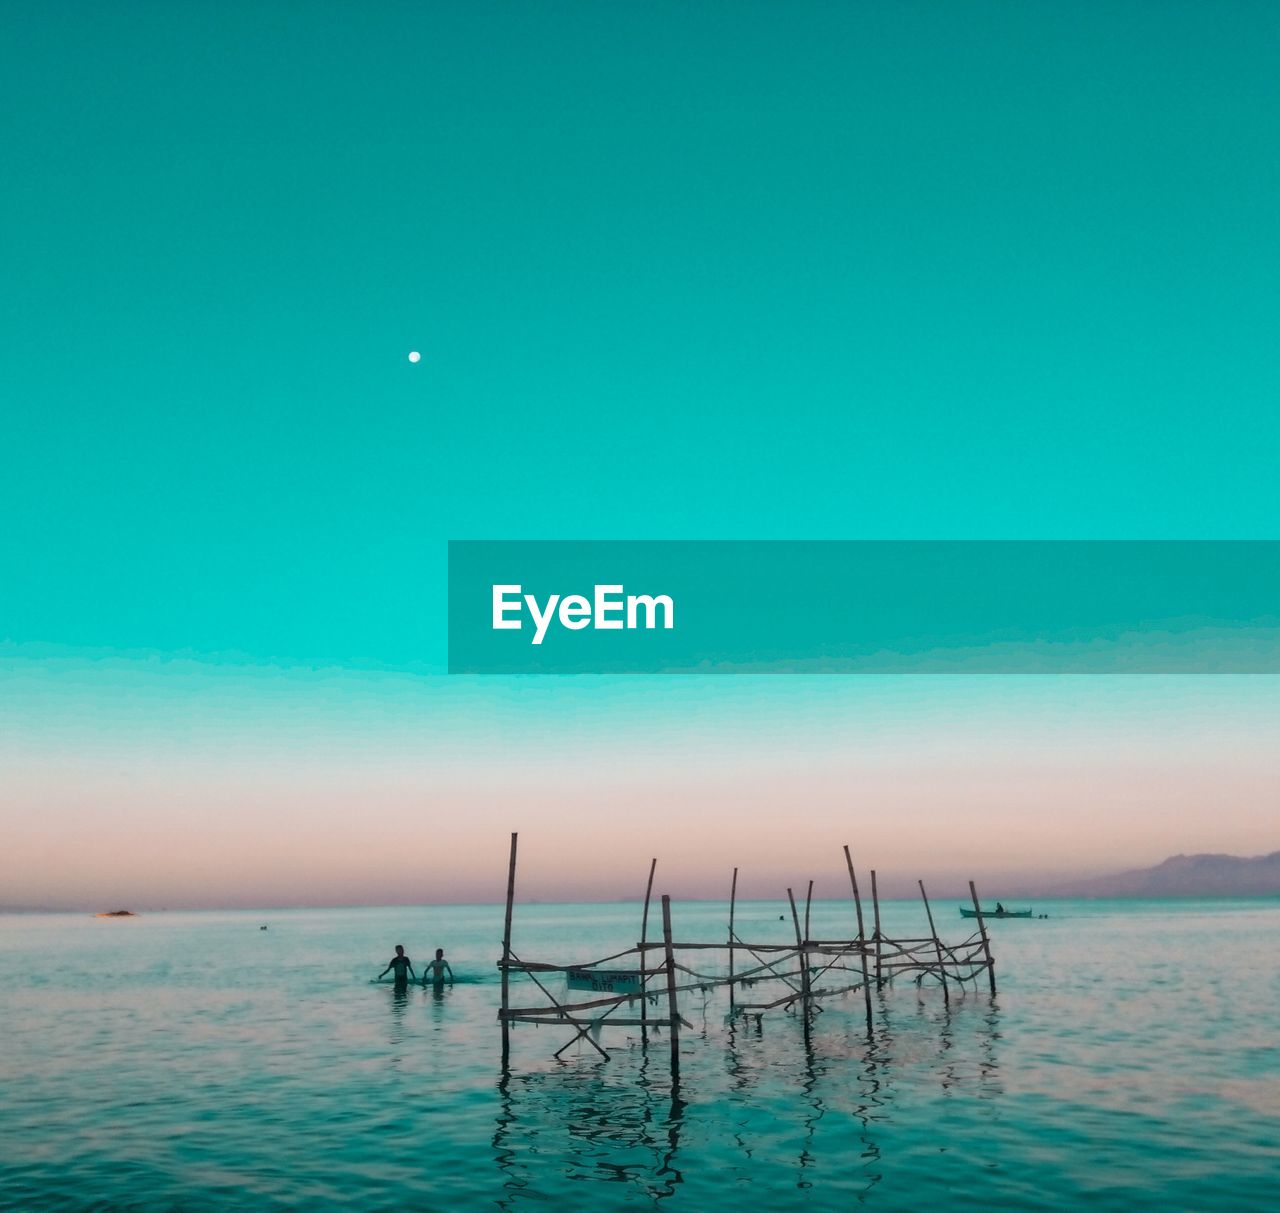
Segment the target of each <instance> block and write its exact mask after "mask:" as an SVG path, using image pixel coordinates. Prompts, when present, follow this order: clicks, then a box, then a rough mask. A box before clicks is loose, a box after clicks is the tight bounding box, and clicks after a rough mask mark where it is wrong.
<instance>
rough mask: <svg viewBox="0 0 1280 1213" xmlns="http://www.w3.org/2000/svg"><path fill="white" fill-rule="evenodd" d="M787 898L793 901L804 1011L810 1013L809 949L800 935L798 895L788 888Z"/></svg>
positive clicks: (792, 914)
mask: <svg viewBox="0 0 1280 1213" xmlns="http://www.w3.org/2000/svg"><path fill="white" fill-rule="evenodd" d="M787 900H788V901H789V902H791V921H792V923H794V924H795V928H796V954H797V956H799V958H800V993H801V995H802V996H803V998H804V1013H805V1015H808V1014H809V950H808V949H807V948H806V947H805V946H804V940H803V939H802V938H801V937H800V915H799V913H798V912H797V911H796V895H795V894H794V893H793V892H792V891H791V890H790V889H788V890H787Z"/></svg>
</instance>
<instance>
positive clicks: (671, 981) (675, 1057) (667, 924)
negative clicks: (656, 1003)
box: [662, 893, 680, 1086]
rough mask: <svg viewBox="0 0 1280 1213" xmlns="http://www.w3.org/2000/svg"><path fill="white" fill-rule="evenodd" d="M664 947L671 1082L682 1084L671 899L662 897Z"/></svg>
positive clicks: (665, 895) (665, 896)
mask: <svg viewBox="0 0 1280 1213" xmlns="http://www.w3.org/2000/svg"><path fill="white" fill-rule="evenodd" d="M662 946H663V950H664V951H665V952H666V956H667V1015H668V1017H669V1018H670V1020H671V1024H670V1031H671V1082H672V1085H673V1086H675V1085H678V1084H679V1082H680V1008H679V1006H678V1005H677V1002H676V957H675V952H674V951H673V949H672V947H671V898H670V897H668V896H667V894H666V893H663V895H662Z"/></svg>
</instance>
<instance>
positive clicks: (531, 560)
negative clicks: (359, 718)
mask: <svg viewBox="0 0 1280 1213" xmlns="http://www.w3.org/2000/svg"><path fill="white" fill-rule="evenodd" d="M449 672H450V673H453V674H590V673H598V674H655V673H672V674H676V673H687V674H735V673H742V674H760V673H794V674H819V673H832V674H909V673H922V674H939V673H960V674H1068V673H1080V674H1275V673H1280V541H1274V540H1241V541H1225V540H1223V541H1219V540H1209V541H1147V540H1135V541H1115V542H1108V541H1097V540H1072V541H1048V540H1044V541H1040V540H1036V541H985V540H972V541H944V540H940V541H863V540H851V541H807V540H806V541H789V540H787V541H734V540H706V541H702V540H697V541H695V540H689V541H684V540H675V541H665V540H654V541H617V542H612V541H578V540H546V541H523V540H511V541H488V540H484V541H479V540H474V541H473V540H456V541H452V542H450V544H449Z"/></svg>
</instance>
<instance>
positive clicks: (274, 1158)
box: [0, 900, 1280, 1211]
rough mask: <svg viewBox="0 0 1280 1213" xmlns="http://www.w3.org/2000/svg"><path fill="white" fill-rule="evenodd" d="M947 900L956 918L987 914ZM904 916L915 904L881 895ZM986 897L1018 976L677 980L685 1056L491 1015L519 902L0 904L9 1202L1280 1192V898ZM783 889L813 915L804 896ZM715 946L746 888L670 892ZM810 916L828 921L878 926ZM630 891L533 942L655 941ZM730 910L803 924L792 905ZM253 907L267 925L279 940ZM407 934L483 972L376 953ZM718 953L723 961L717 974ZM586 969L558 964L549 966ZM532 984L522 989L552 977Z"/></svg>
mask: <svg viewBox="0 0 1280 1213" xmlns="http://www.w3.org/2000/svg"><path fill="white" fill-rule="evenodd" d="M957 904H958V903H956V902H936V903H935V907H934V908H935V914H936V915H937V917H938V921H939V927H940V930H941V933H942V934H943V935H944V937H945V938H947V939H948V940H954V941H958V940H960V939H962V938H964V937H965V936H966V935H968V933H969V925H968V924H965V923H963V922H962V921H961V920H960V917H959V915H958V913H957V911H956V906H957ZM885 909H886V913H885V927H886V931H888V932H889V933H890V934H892V933H895V932H896V933H898V934H900V935H904V934H916V935H919V934H924V933H926V932H925V929H924V927H925V924H924V915H923V910H922V909H921V908H920V907H919V906H918V905H917V904H913V903H908V902H894V903H888V905H887V906H886V907H885ZM1036 909H1037V912H1043V913H1047V914H1048V915H1049V917H1048V918H1046V919H1037V920H1031V921H1005V922H998V923H994V924H992V928H991V932H992V936H993V940H994V948H995V954H996V962H997V977H998V981H999V989H998V993H997V995H996V996H995V997H994V998H993V997H991V996H990V994H989V993H988V991H987V990H986V988H985V986H983V987H981V988H980V989H979V990H978V991H977V992H974V991H968V992H966V993H965V995H964V996H963V997H956V996H955V995H954V994H953V996H952V999H951V1003H950V1006H947V1005H946V1004H945V1003H944V1001H943V998H942V994H941V990H940V989H939V988H938V987H936V986H930V985H926V986H924V987H923V988H919V989H918V988H917V987H916V985H915V984H914V982H910V981H907V982H902V981H899V983H898V984H896V985H894V986H892V987H890V988H886V989H885V990H883V991H881V992H879V993H878V994H877V996H876V1008H875V1026H876V1031H875V1034H874V1036H873V1037H872V1038H871V1039H868V1037H867V1033H866V1023H865V1017H864V1007H863V1002H862V997H861V995H860V994H851V995H848V996H847V997H846V998H843V999H837V1000H835V1001H832V1002H828V1003H826V1004H825V1006H826V1010H825V1011H824V1012H823V1013H821V1014H818V1015H816V1016H815V1017H814V1019H813V1022H812V1024H811V1026H810V1028H809V1030H808V1032H807V1033H806V1031H805V1028H804V1020H803V1017H802V1016H799V1015H792V1014H786V1013H784V1012H776V1013H773V1014H771V1015H766V1016H765V1017H764V1018H763V1020H762V1021H761V1022H760V1023H759V1025H758V1026H757V1024H756V1023H755V1022H754V1021H753V1022H751V1023H750V1024H748V1025H745V1026H744V1025H742V1024H740V1023H739V1024H736V1025H729V1024H726V1022H725V1011H726V1009H727V1002H726V998H725V995H724V993H723V991H707V992H706V993H697V994H695V995H694V996H693V997H686V999H685V1001H684V1003H683V1004H682V1011H683V1013H684V1015H685V1017H686V1018H687V1019H688V1020H689V1021H690V1022H691V1024H692V1025H693V1030H691V1031H686V1032H685V1033H684V1034H683V1037H682V1042H681V1043H682V1073H681V1081H680V1083H679V1087H678V1089H676V1090H674V1091H673V1088H672V1083H671V1074H670V1056H669V1048H668V1044H667V1041H666V1039H665V1037H662V1036H661V1035H659V1036H658V1037H657V1038H653V1039H651V1040H650V1043H649V1045H648V1047H647V1048H646V1047H644V1046H643V1045H642V1044H641V1042H640V1039H639V1033H638V1030H634V1029H626V1028H617V1029H606V1030H605V1032H604V1034H603V1035H602V1037H601V1040H602V1043H603V1044H604V1045H605V1046H606V1047H607V1048H608V1049H609V1050H610V1052H611V1053H612V1056H611V1058H610V1060H608V1061H603V1060H601V1059H600V1058H599V1056H598V1055H597V1054H596V1053H595V1052H594V1050H592V1049H591V1048H590V1047H589V1046H587V1045H586V1044H584V1043H581V1042H580V1043H579V1044H577V1045H575V1046H574V1047H573V1048H571V1049H570V1050H569V1051H568V1052H567V1053H566V1054H565V1056H564V1059H563V1060H562V1061H560V1062H557V1061H554V1060H553V1059H552V1054H553V1053H554V1051H555V1050H556V1049H558V1048H559V1047H560V1046H561V1045H562V1044H563V1043H565V1041H567V1040H569V1039H570V1038H571V1037H572V1035H573V1033H572V1032H571V1031H570V1030H568V1029H560V1028H553V1027H532V1026H518V1027H516V1028H515V1029H514V1031H513V1035H512V1047H511V1059H510V1066H509V1069H507V1070H506V1071H504V1069H503V1067H502V1060H501V1033H500V1029H499V1027H498V1024H497V1022H496V1010H497V1007H498V999H499V982H498V973H497V969H496V966H495V961H496V959H497V957H498V956H499V954H500V951H501V938H502V911H501V907H495V906H467V907H453V906H450V907H424V908H406V907H400V908H378V909H340V910H297V911H257V912H203V913H154V914H144V915H142V916H140V917H137V918H134V919H128V920H102V919H95V918H92V917H89V916H86V915H78V914H59V915H25V914H24V915H8V916H4V917H2V918H0V975H2V977H3V980H2V981H0V1027H2V1031H3V1034H2V1036H0V1040H2V1049H3V1054H2V1059H0V1089H2V1090H3V1099H2V1101H0V1206H2V1207H3V1208H6V1209H23V1210H39V1209H67V1210H80V1209H101V1210H112V1209H136V1210H201V1209H232V1208H235V1209H240V1208H245V1209H320V1210H323V1209H328V1208H346V1207H350V1208H359V1209H361V1210H373V1209H393V1208H394V1209H403V1208H406V1207H408V1208H421V1209H446V1208H450V1209H484V1208H494V1207H497V1208H503V1209H535V1208H557V1209H577V1208H581V1209H592V1210H600V1211H607V1210H611V1209H616V1208H645V1207H649V1206H652V1205H657V1204H659V1203H663V1204H665V1205H666V1207H668V1208H671V1209H690V1210H692V1209H698V1210H702V1209H707V1208H721V1207H730V1206H732V1205H735V1204H742V1205H745V1204H747V1202H750V1203H751V1204H752V1205H754V1206H755V1207H756V1208H763V1209H770V1210H773V1209H811V1210H819V1209H822V1210H825V1209H849V1208H854V1207H858V1206H865V1207H867V1208H871V1209H901V1210H918V1209H923V1208H927V1207H929V1206H932V1205H938V1204H941V1203H943V1202H961V1201H963V1202H966V1203H967V1205H968V1207H970V1208H976V1209H981V1208H990V1209H1039V1210H1065V1209H1078V1208H1082V1207H1085V1206H1086V1205H1087V1206H1088V1207H1089V1208H1091V1209H1096V1210H1103V1209H1115V1210H1133V1209H1160V1210H1168V1209H1192V1210H1218V1209H1221V1210H1252V1209H1263V1208H1273V1207H1274V1201H1275V1194H1276V1190H1277V1188H1276V1177H1277V1175H1280V948H1277V937H1278V936H1280V903H1277V902H1276V901H1275V900H1263V901H1229V900H1224V901H1168V902H1154V901H1147V902H1141V901H1126V902H1118V901H1117V902H1048V903H1043V904H1038V905H1037V906H1036ZM780 913H788V921H787V922H780V921H779V920H778V915H779V914H780ZM673 917H674V920H675V933H676V936H677V938H679V939H683V940H690V939H706V940H711V939H723V938H724V937H725V925H726V907H725V906H724V905H722V904H714V903H707V902H697V903H692V902H686V903H677V904H676V905H675V906H674V911H673ZM851 918H852V915H851V911H850V907H849V906H848V904H837V903H818V904H816V905H815V907H814V926H813V932H812V933H813V935H814V936H815V937H820V936H824V935H825V936H827V937H835V936H847V935H849V934H850V933H851V930H852V925H851ZM639 920H640V909H639V906H637V905H624V904H611V905H577V906H570V905H560V906H551V905H519V906H518V907H517V911H516V922H515V931H514V938H513V944H514V947H515V950H516V951H517V952H518V953H519V954H520V955H521V956H522V957H523V958H524V959H526V960H529V959H534V960H546V961H558V962H578V961H583V960H587V959H591V958H594V957H595V956H598V955H603V954H605V953H607V952H609V951H611V950H614V949H616V948H624V947H626V946H628V945H630V944H631V943H634V941H635V939H636V938H637V932H638V926H639ZM738 924H739V932H740V934H741V935H743V936H744V937H751V936H755V937H757V938H759V939H760V940H761V941H776V942H779V943H785V942H787V940H788V938H789V932H790V922H789V911H787V910H786V907H785V904H765V903H750V904H747V905H745V906H744V905H739V908H738ZM262 925H266V926H267V927H268V929H267V930H265V931H263V930H260V929H259V928H260V927H261V926H262ZM396 943H403V944H405V946H406V948H407V950H408V952H409V954H410V956H411V957H412V958H413V960H414V962H415V964H418V965H419V966H420V965H421V962H423V961H425V960H426V959H427V958H428V957H429V955H430V954H431V952H432V951H433V950H434V949H435V948H436V947H444V948H445V949H446V955H447V957H448V959H449V960H450V961H451V963H452V965H453V967H454V969H455V970H456V972H457V974H458V978H459V980H458V982H457V984H456V985H455V986H453V987H452V988H449V987H446V988H445V989H444V990H442V991H440V992H436V991H433V990H429V989H421V988H414V987H411V988H410V989H409V991H408V993H407V994H397V992H396V991H395V990H394V989H393V988H392V987H390V986H387V985H371V984H370V983H369V978H370V977H372V976H373V975H374V974H376V973H377V972H378V970H379V969H381V968H382V967H383V965H384V964H385V963H386V960H387V959H388V958H389V957H390V955H391V951H392V947H393V945H394V944H396ZM722 959H723V958H719V957H717V956H716V954H715V953H710V954H707V955H706V963H707V964H708V965H713V964H716V963H718V962H719V961H720V960H722ZM551 988H552V989H553V991H554V992H560V991H562V990H563V984H560V985H558V986H556V985H553V986H552V987H551ZM536 995H537V991H536V990H535V989H534V987H533V986H532V985H531V984H530V983H529V982H528V981H527V979H522V980H520V981H518V982H516V983H514V994H513V1001H525V1000H535V999H536Z"/></svg>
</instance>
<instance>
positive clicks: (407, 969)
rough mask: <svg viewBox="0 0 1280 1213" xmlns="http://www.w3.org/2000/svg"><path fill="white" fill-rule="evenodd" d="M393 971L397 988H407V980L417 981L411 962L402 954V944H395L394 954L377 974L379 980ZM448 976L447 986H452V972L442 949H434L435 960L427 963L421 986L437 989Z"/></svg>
mask: <svg viewBox="0 0 1280 1213" xmlns="http://www.w3.org/2000/svg"><path fill="white" fill-rule="evenodd" d="M393 969H394V970H395V976H394V978H393V980H394V981H395V983H396V985H397V986H407V985H408V984H409V978H410V977H412V978H413V980H414V981H417V980H418V975H417V973H415V972H414V971H413V961H411V960H410V959H409V958H408V957H407V956H406V955H405V954H404V944H402V943H398V944H396V954H395V955H394V956H393V957H392V958H391V960H390V962H389V963H388V964H387V967H386V968H385V969H383V970H382V972H381V973H379V974H378V977H379V978H382V977H385V976H386V975H387V974H388V973H390V972H391V971H392V970H393ZM446 973H447V974H448V975H449V984H450V985H453V970H452V969H451V968H450V967H449V962H448V961H447V960H445V958H444V949H443V948H437V949H436V958H435V960H429V961H427V965H426V968H425V969H424V970H423V973H422V984H423V985H424V986H425V985H426V984H427V982H430V983H431V984H432V985H433V986H435V987H437V988H439V987H440V986H442V985H444V978H445V974H446Z"/></svg>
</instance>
